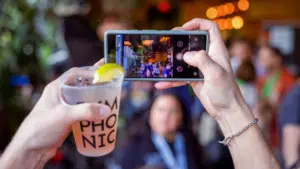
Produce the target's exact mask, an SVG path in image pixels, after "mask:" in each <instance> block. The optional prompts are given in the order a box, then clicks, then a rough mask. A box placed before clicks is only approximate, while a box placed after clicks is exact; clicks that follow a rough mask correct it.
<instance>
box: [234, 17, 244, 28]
mask: <svg viewBox="0 0 300 169" xmlns="http://www.w3.org/2000/svg"><path fill="white" fill-rule="evenodd" d="M231 23H232V27H233V28H234V29H241V28H242V27H243V26H244V20H243V18H242V17H240V16H235V17H233V19H232V21H231Z"/></svg>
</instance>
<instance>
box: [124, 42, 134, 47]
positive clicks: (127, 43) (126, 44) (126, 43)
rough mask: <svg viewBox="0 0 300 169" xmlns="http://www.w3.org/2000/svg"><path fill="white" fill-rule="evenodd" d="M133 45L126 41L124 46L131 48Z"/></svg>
mask: <svg viewBox="0 0 300 169" xmlns="http://www.w3.org/2000/svg"><path fill="white" fill-rule="evenodd" d="M131 45H132V44H131V43H130V42H129V41H124V46H131Z"/></svg>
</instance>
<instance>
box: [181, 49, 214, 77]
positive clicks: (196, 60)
mask: <svg viewBox="0 0 300 169" xmlns="http://www.w3.org/2000/svg"><path fill="white" fill-rule="evenodd" d="M183 59H184V61H185V62H186V63H187V64H189V65H191V66H194V67H198V68H199V69H200V70H201V72H202V73H203V74H204V77H206V76H208V77H209V76H210V74H211V73H212V71H214V69H216V68H217V67H218V65H217V64H216V63H215V62H214V61H213V60H212V59H211V58H210V57H209V56H208V55H207V53H206V52H205V51H199V52H187V53H185V54H184V56H183Z"/></svg>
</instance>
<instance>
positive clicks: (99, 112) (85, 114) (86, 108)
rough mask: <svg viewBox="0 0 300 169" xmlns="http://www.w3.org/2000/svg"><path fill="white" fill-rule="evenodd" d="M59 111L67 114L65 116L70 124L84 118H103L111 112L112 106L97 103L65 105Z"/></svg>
mask: <svg viewBox="0 0 300 169" xmlns="http://www.w3.org/2000/svg"><path fill="white" fill-rule="evenodd" d="M59 111H60V113H61V114H65V117H64V118H66V119H65V120H66V121H68V122H69V123H70V124H73V123H75V122H78V121H83V120H88V121H93V120H101V119H103V118H105V117H107V116H108V115H109V114H111V109H110V107H108V106H107V105H104V104H97V103H83V104H78V105H63V106H62V107H61V108H60V110H59Z"/></svg>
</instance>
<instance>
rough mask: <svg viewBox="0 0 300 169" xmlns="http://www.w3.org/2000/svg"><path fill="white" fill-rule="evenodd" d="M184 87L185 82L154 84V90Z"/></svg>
mask: <svg viewBox="0 0 300 169" xmlns="http://www.w3.org/2000/svg"><path fill="white" fill-rule="evenodd" d="M184 85H186V82H158V83H155V85H154V86H155V88H156V89H168V88H172V87H179V86H184Z"/></svg>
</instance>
